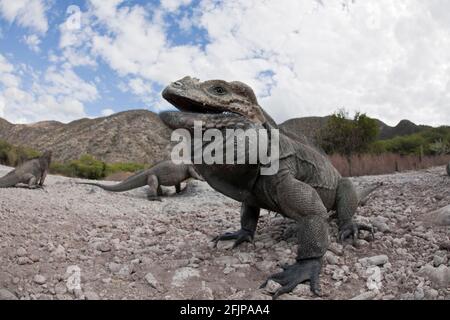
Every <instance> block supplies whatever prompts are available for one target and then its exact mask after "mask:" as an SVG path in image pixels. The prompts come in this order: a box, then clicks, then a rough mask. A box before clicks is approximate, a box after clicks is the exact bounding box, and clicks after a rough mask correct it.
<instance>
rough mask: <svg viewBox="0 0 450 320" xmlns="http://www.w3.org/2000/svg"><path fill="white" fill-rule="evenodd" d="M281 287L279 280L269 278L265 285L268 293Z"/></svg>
mask: <svg viewBox="0 0 450 320" xmlns="http://www.w3.org/2000/svg"><path fill="white" fill-rule="evenodd" d="M280 288H281V285H280V284H279V283H278V282H275V281H273V280H269V281H268V282H267V284H266V286H265V287H264V291H266V292H268V293H275V292H276V291H277V290H278V289H280Z"/></svg>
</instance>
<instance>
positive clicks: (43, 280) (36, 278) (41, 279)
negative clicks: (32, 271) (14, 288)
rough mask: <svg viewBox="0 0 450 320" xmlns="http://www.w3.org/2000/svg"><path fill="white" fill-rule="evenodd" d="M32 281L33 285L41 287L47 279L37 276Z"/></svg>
mask: <svg viewBox="0 0 450 320" xmlns="http://www.w3.org/2000/svg"><path fill="white" fill-rule="evenodd" d="M33 281H34V283H37V284H40V285H43V284H44V283H46V282H47V278H45V277H44V276H43V275H40V274H37V275H35V276H34V278H33Z"/></svg>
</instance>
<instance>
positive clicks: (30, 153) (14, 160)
mask: <svg viewBox="0 0 450 320" xmlns="http://www.w3.org/2000/svg"><path fill="white" fill-rule="evenodd" d="M40 155H41V154H40V153H39V152H37V151H36V150H33V149H30V148H25V147H16V146H13V145H11V144H9V143H8V142H6V141H3V140H0V163H1V164H3V165H7V166H12V167H16V166H17V165H19V164H21V163H23V162H25V161H27V160H29V159H34V158H37V157H39V156H40Z"/></svg>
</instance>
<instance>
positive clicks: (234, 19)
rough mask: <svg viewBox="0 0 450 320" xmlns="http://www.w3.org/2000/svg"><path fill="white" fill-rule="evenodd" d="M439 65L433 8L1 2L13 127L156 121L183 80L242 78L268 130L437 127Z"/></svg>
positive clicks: (444, 7)
mask: <svg viewBox="0 0 450 320" xmlns="http://www.w3.org/2000/svg"><path fill="white" fill-rule="evenodd" d="M342 3H344V4H347V6H342ZM68 8H71V11H70V12H68ZM449 69H450V3H449V2H448V1H446V0H429V1H420V0H396V1H391V0H377V1H375V0H374V1H360V0H356V1H354V2H353V1H351V0H348V1H347V0H342V1H333V0H322V1H317V0H302V1H290V0H268V1H257V0H254V1H252V0H227V1H220V0H161V1H157V0H153V1H143V0H140V1H132V0H109V1H105V0H87V1H82V0H77V1H75V0H74V1H69V0H63V1H61V0H58V1H57V0H15V1H11V0H0V117H3V118H6V119H7V120H9V121H11V122H15V123H33V122H37V121H43V120H58V121H63V122H69V121H72V120H75V119H79V118H82V117H97V116H102V115H109V114H111V113H113V112H119V111H123V110H130V109H141V108H142V109H148V110H152V111H155V112H158V111H160V110H164V109H167V108H170V106H169V105H168V104H167V103H166V102H165V101H163V100H162V99H161V96H160V92H161V89H162V88H163V87H164V86H165V85H167V84H168V83H169V82H171V81H174V80H177V79H179V78H181V77H183V76H185V75H191V76H195V77H198V78H200V79H211V78H222V79H225V80H240V81H243V82H246V83H248V84H249V85H251V86H252V87H253V88H254V90H255V92H256V94H257V96H258V98H259V102H260V104H261V106H263V107H264V108H265V109H266V110H267V111H268V112H269V113H270V114H271V115H272V116H273V117H274V118H275V119H276V120H277V121H280V122H281V121H284V120H287V119H289V118H293V117H300V116H313V115H317V116H323V115H327V114H330V113H332V112H334V111H336V110H337V109H339V108H342V107H344V108H346V109H347V110H349V111H350V112H353V111H361V112H365V113H367V114H368V115H369V116H373V117H377V118H380V119H381V120H383V121H385V122H386V123H388V124H390V125H395V124H396V123H398V122H399V121H400V120H402V119H405V118H406V119H410V120H412V121H414V122H417V123H422V124H431V125H443V124H447V125H448V124H450V70H449Z"/></svg>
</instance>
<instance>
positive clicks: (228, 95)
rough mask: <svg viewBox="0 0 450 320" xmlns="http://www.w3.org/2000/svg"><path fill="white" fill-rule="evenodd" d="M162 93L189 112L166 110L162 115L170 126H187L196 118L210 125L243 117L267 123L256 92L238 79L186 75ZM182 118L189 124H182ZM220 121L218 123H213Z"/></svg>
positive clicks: (246, 119)
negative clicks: (201, 77) (201, 79)
mask: <svg viewBox="0 0 450 320" xmlns="http://www.w3.org/2000/svg"><path fill="white" fill-rule="evenodd" d="M162 96H163V97H164V99H166V100H167V101H168V102H170V103H171V104H172V105H174V106H175V107H176V108H177V109H179V110H180V111H182V112H183V113H186V114H185V115H180V114H178V115H175V114H174V113H172V112H167V113H163V114H162V115H161V118H162V119H163V121H164V122H165V123H166V124H167V125H168V126H169V127H171V128H173V129H176V128H185V127H186V126H190V123H191V122H192V121H193V120H201V121H203V122H205V123H206V125H208V124H209V127H218V126H219V127H220V126H221V125H224V124H225V123H227V122H230V124H231V123H233V122H235V121H237V122H239V121H242V120H245V121H250V122H252V123H254V124H264V123H266V121H267V119H266V115H265V113H264V111H263V110H262V109H261V107H260V106H259V105H258V101H257V99H256V96H255V93H254V92H253V90H252V88H250V87H249V86H248V85H246V84H245V83H242V82H239V81H233V82H227V81H224V80H208V81H204V82H201V81H200V80H198V79H195V78H191V77H184V78H183V79H181V80H178V81H176V82H173V83H171V84H170V85H169V86H167V87H166V88H165V89H164V91H163V93H162ZM183 120H185V121H188V122H189V123H183ZM214 122H217V126H216V125H214Z"/></svg>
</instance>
